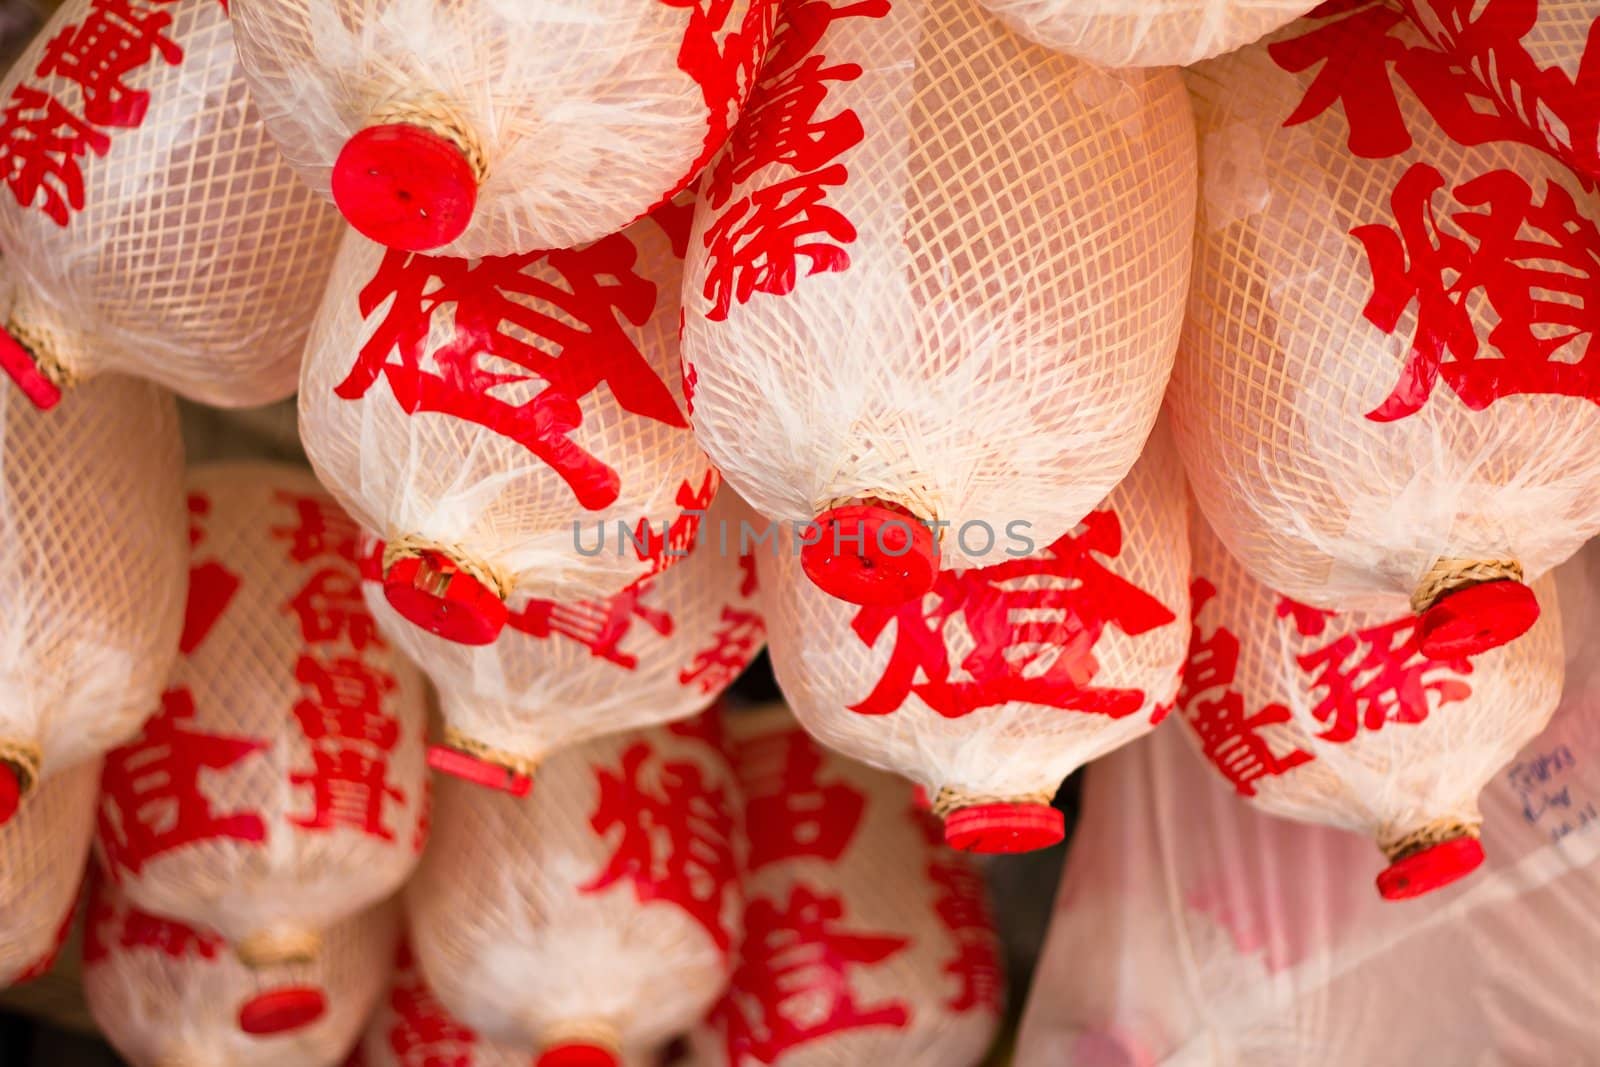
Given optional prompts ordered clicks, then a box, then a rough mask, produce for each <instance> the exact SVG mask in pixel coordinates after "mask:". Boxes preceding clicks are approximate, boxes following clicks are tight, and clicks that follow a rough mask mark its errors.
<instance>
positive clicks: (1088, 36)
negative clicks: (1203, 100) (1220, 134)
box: [979, 0, 1317, 67]
mask: <svg viewBox="0 0 1600 1067" xmlns="http://www.w3.org/2000/svg"><path fill="white" fill-rule="evenodd" d="M979 2H980V3H982V4H983V5H984V6H985V7H987V8H988V9H989V10H990V11H993V12H994V13H995V14H996V15H998V16H1000V19H1001V21H1003V22H1004V23H1005V24H1006V25H1008V26H1010V27H1011V28H1012V29H1014V30H1016V31H1017V32H1018V33H1020V34H1022V35H1023V36H1025V37H1028V38H1030V39H1032V40H1035V41H1038V42H1039V43H1040V44H1042V45H1044V46H1045V47H1047V48H1054V49H1057V50H1058V51H1062V52H1065V53H1067V54H1068V55H1072V56H1077V57H1079V58H1080V59H1086V60H1088V61H1090V62H1091V63H1099V64H1101V65H1102V66H1107V67H1157V66H1179V67H1182V66H1187V65H1188V64H1190V63H1195V62H1198V61H1200V60H1202V59H1210V58H1211V57H1212V56H1215V55H1221V54H1222V53H1223V52H1230V51H1232V50H1233V49H1235V48H1238V47H1239V46H1240V45H1245V44H1249V43H1250V42H1251V41H1254V40H1257V39H1259V38H1261V37H1262V36H1264V35H1266V34H1269V33H1271V32H1272V31H1273V30H1275V29H1277V28H1279V27H1280V26H1282V25H1284V24H1285V23H1287V22H1290V21H1292V20H1294V19H1297V18H1299V17H1300V16H1301V15H1304V14H1305V13H1306V12H1307V11H1310V10H1311V9H1312V8H1314V7H1316V6H1317V4H1316V0H1141V2H1139V3H1133V4H1130V3H1127V2H1125V0H979Z"/></svg>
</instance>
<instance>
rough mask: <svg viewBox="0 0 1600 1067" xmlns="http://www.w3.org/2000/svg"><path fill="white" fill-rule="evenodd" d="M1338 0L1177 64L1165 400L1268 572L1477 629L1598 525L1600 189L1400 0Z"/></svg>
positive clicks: (1451, 635)
mask: <svg viewBox="0 0 1600 1067" xmlns="http://www.w3.org/2000/svg"><path fill="white" fill-rule="evenodd" d="M1326 10H1327V11H1328V12H1329V13H1328V14H1326V15H1325V16H1324V17H1322V18H1317V19H1304V20H1301V21H1299V22H1296V23H1294V24H1293V25H1291V26H1290V27H1288V28H1287V29H1285V30H1283V31H1282V32H1281V33H1279V34H1276V35H1274V36H1273V37H1271V38H1269V39H1268V41H1269V43H1264V44H1259V45H1253V46H1250V47H1248V48H1244V49H1241V50H1240V51H1238V52H1235V53H1233V54H1232V55H1230V56H1226V57H1224V58H1222V59H1218V60H1214V61H1211V62H1208V63H1203V64H1200V65H1199V66H1196V67H1194V68H1192V69H1191V70H1189V71H1188V72H1187V73H1186V75H1185V77H1186V78H1187V80H1188V85H1189V89H1190V94H1191V98H1192V100H1193V102H1194V105H1195V114H1196V120H1197V123H1198V125H1199V128H1200V133H1201V153H1200V155H1201V171H1202V175H1201V185H1202V189H1201V212H1200V215H1201V222H1200V239H1199V242H1198V250H1197V252H1196V260H1195V284H1194V288H1193V290H1192V292H1191V295H1190V301H1189V315H1188V318H1187V320H1186V324H1185V328H1184V339H1183V344H1182V345H1181V347H1180V351H1179V356H1178V364H1177V368H1176V370H1175V371H1174V374H1173V379H1172V388H1171V390H1170V392H1169V394H1168V395H1169V405H1170V409H1171V411H1172V415H1173V426H1174V429H1175V430H1176V431H1177V436H1178V443H1179V446H1180V448H1181V449H1182V451H1183V453H1184V458H1185V460H1186V461H1187V462H1188V465H1189V477H1190V479H1191V482H1192V485H1193V488H1194V492H1195V495H1196V497H1197V499H1198V500H1199V502H1200V506H1201V508H1202V510H1203V511H1204V512H1205V514H1206V517H1207V518H1208V519H1209V520H1210V521H1211V524H1212V526H1213V527H1215V529H1216V530H1217V532H1218V533H1219V534H1220V535H1221V537H1222V539H1223V541H1224V542H1225V543H1226V544H1227V546H1228V548H1229V549H1230V550H1231V551H1232V552H1233V553H1234V554H1235V555H1237V556H1238V557H1239V559H1240V560H1242V561H1243V562H1244V563H1245V565H1246V566H1247V567H1249V568H1250V570H1251V571H1252V572H1253V573H1254V574H1255V575H1256V577H1257V578H1259V579H1261V580H1262V581H1264V582H1265V583H1266V584H1268V585H1269V586H1271V587H1272V588H1273V589H1276V590H1279V591H1281V592H1283V593H1285V594H1287V595H1289V596H1291V597H1293V598H1294V599H1296V600H1298V601H1301V602H1303V603H1306V604H1310V605H1313V606H1316V607H1327V608H1337V609H1349V610H1360V611H1376V612H1381V613H1386V614H1387V615H1388V616H1389V617H1391V618H1392V617H1394V616H1395V615H1398V614H1399V613H1401V612H1402V611H1404V610H1405V609H1406V607H1407V605H1408V604H1409V605H1410V606H1411V608H1412V610H1414V611H1418V612H1422V613H1423V627H1424V642H1423V646H1424V650H1425V651H1428V652H1429V653H1430V654H1433V646H1434V644H1435V641H1436V639H1443V643H1444V644H1445V645H1446V647H1445V648H1444V649H1442V650H1441V651H1444V652H1449V651H1452V650H1461V649H1465V650H1466V651H1469V652H1470V651H1481V650H1482V649H1484V648H1489V647H1493V646H1494V645H1496V644H1500V643H1504V642H1505V641H1506V640H1509V639H1511V638H1512V637H1514V636H1515V634H1516V633H1517V632H1519V631H1520V630H1525V629H1526V627H1527V626H1528V625H1529V624H1531V621H1532V618H1533V616H1534V615H1536V613H1537V605H1536V604H1535V603H1534V602H1533V598H1532V597H1531V596H1530V595H1529V594H1528V590H1527V586H1526V583H1527V582H1531V581H1532V580H1534V579H1536V578H1538V577H1539V576H1541V575H1542V574H1544V573H1545V572H1546V571H1548V570H1549V569H1550V568H1551V567H1553V566H1554V565H1556V564H1557V563H1559V562H1560V561H1561V560H1563V559H1565V558H1566V557H1567V556H1569V555H1570V554H1571V553H1572V552H1573V551H1575V550H1576V549H1577V547H1578V546H1579V545H1581V544H1582V543H1583V541H1584V540H1585V539H1586V538H1588V537H1589V536H1591V535H1592V534H1594V533H1595V532H1596V531H1597V530H1600V404H1597V400H1600V377H1596V375H1595V374H1594V371H1593V368H1594V360H1595V356H1596V350H1595V348H1594V344H1595V337H1596V336H1597V330H1600V299H1597V297H1596V290H1595V286H1594V283H1595V281H1596V279H1600V227H1597V224H1596V222H1595V220H1596V219H1597V218H1600V198H1597V197H1595V196H1594V195H1593V194H1591V193H1588V192H1585V191H1584V190H1583V188H1582V187H1581V185H1580V183H1579V181H1578V179H1577V178H1576V177H1575V176H1574V175H1573V173H1572V172H1571V171H1569V170H1568V169H1567V168H1565V167H1563V166H1562V165H1561V164H1560V163H1559V162H1558V161H1556V160H1555V159H1553V158H1551V157H1550V156H1549V155H1548V154H1546V153H1545V152H1544V151H1542V150H1540V149H1538V148H1534V147H1532V146H1530V145H1529V144H1527V143H1526V142H1527V141H1528V140H1529V139H1530V135H1529V134H1528V133H1527V131H1526V130H1524V129H1523V128H1522V127H1521V126H1520V124H1518V123H1517V122H1515V121H1514V119H1512V118H1509V117H1507V116H1505V115H1503V114H1500V113H1498V112H1497V111H1495V110H1494V108H1493V107H1492V102H1488V101H1485V100H1483V99H1482V94H1481V90H1479V89H1478V88H1477V83H1476V81H1475V80H1474V79H1473V78H1472V77H1471V76H1470V75H1468V74H1467V73H1466V72H1465V71H1463V70H1461V69H1460V68H1457V67H1453V66H1451V65H1450V62H1449V60H1448V58H1447V57H1445V56H1444V55H1443V54H1442V53H1440V52H1438V51H1436V50H1434V49H1432V48H1431V47H1429V46H1428V45H1427V44H1426V43H1425V42H1424V41H1423V40H1422V38H1421V37H1420V35H1419V34H1418V33H1417V32H1416V31H1415V30H1414V29H1413V28H1411V26H1410V24H1409V23H1408V22H1407V21H1406V20H1405V17H1404V16H1403V15H1402V14H1401V13H1400V12H1399V11H1397V10H1393V9H1391V8H1388V7H1385V6H1382V5H1374V4H1370V3H1360V2H1356V3H1345V4H1342V5H1339V6H1337V7H1334V6H1332V5H1330V6H1329V7H1328V8H1327V9H1326ZM1491 585H1492V588H1490V589H1488V591H1487V592H1485V588H1486V587H1488V586H1491ZM1501 609H1504V610H1501Z"/></svg>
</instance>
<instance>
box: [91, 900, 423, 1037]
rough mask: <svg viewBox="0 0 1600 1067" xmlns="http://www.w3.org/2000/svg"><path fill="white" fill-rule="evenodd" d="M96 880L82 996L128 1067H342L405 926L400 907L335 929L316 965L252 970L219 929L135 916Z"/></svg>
mask: <svg viewBox="0 0 1600 1067" xmlns="http://www.w3.org/2000/svg"><path fill="white" fill-rule="evenodd" d="M100 881H101V883H102V884H100V885H98V886H97V887H96V889H95V892H94V893H93V894H92V895H91V897H90V907H89V920H88V926H87V929H86V931H85V933H84V943H83V993H84V997H85V999H86V1000H87V1001H88V1004H89V1011H90V1012H91V1013H92V1014H93V1016H94V1021H95V1023H96V1025H98V1026H99V1028H100V1029H101V1031H103V1032H104V1034H105V1036H106V1038H107V1039H108V1040H109V1041H110V1042H111V1044H112V1045H114V1046H115V1047H116V1049H117V1051H118V1052H119V1053H121V1054H122V1056H124V1057H125V1058H126V1059H127V1060H128V1062H129V1063H131V1064H132V1065H133V1067H189V1065H191V1064H194V1065H199V1064H207V1065H209V1064H227V1065H228V1067H283V1065H288V1064H293V1065H294V1067H335V1065H337V1064H339V1063H341V1062H343V1060H344V1057H345V1055H346V1053H348V1052H349V1051H350V1048H351V1046H352V1045H354V1044H355V1042H356V1040H357V1038H358V1036H359V1035H360V1033H361V1027H362V1024H363V1023H364V1022H365V1020H366V1017H367V1015H368V1013H369V1012H371V1011H372V1008H373V1006H374V1005H375V1004H376V1003H377V1001H378V997H379V996H380V995H381V993H382V992H383V985H384V980H385V978H386V976H387V974H388V971H387V963H388V961H389V959H390V958H391V957H392V955H393V953H394V944H395V939H396V937H397V935H398V931H399V923H398V917H399V908H398V907H396V906H395V905H393V904H382V905H379V906H377V907H374V908H369V909H367V910H366V911H363V912H359V913H357V914H354V915H352V916H350V917H349V918H345V919H342V920H340V921H339V922H337V923H335V924H333V925H332V926H330V927H329V928H328V930H327V937H326V941H325V943H324V945H323V950H322V953H321V955H319V956H318V958H317V959H316V961H315V962H296V963H288V962H286V963H280V964H275V965H274V966H272V967H270V968H267V969H265V970H252V969H251V968H249V967H246V966H244V965H243V964H241V963H240V962H239V961H238V960H237V959H235V958H234V957H233V954H232V953H230V952H229V951H228V948H227V946H226V945H225V944H224V943H223V941H222V939H221V938H220V937H218V936H217V935H216V934H214V933H212V932H210V931H208V930H203V929H196V928H194V927H189V926H185V925H183V924H182V923H179V922H175V921H174V920H172V919H168V918H164V917H161V916H157V915H151V914H149V913H148V912H144V911H140V910H139V908H138V907H137V906H136V905H134V904H133V903H132V902H131V901H129V900H128V898H127V897H126V896H124V895H123V894H122V893H121V892H120V891H118V890H117V889H116V887H115V886H112V885H108V884H104V881H103V879H102V880H100Z"/></svg>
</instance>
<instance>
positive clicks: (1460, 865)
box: [1378, 837, 1483, 900]
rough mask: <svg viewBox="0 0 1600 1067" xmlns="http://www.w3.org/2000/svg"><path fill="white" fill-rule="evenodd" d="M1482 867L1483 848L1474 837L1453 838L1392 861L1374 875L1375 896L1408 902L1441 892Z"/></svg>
mask: <svg viewBox="0 0 1600 1067" xmlns="http://www.w3.org/2000/svg"><path fill="white" fill-rule="evenodd" d="M1482 863H1483V846H1482V845H1481V844H1479V843H1478V839H1477V838H1475V837H1457V838H1453V839H1451V840H1449V841H1441V842H1439V844H1437V845H1430V846H1429V847H1427V848H1425V849H1423V850H1422V851H1420V852H1413V853H1412V854H1411V855H1409V856H1407V857H1406V858H1405V859H1403V860H1396V861H1395V862H1394V863H1391V864H1389V866H1387V867H1385V868H1384V869H1383V871H1382V872H1381V873H1379V875H1378V895H1379V896H1381V897H1382V898H1383V899H1384V900H1410V899H1411V898H1412V897H1420V896H1422V894H1424V893H1431V892H1433V891H1434V890H1435V889H1442V888H1444V887H1445V886H1447V885H1449V884H1450V883H1451V882H1454V881H1456V880H1457V879H1460V878H1464V877H1466V876H1467V875H1469V874H1471V873H1472V872H1473V871H1475V870H1477V869H1478V867H1479V866H1480V865H1481V864H1482Z"/></svg>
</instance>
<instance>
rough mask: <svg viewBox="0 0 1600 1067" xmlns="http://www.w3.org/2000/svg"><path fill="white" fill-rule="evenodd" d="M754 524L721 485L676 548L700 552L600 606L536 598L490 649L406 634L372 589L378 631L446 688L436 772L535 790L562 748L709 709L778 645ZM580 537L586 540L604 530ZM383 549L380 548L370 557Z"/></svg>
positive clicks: (371, 585) (371, 586)
mask: <svg viewBox="0 0 1600 1067" xmlns="http://www.w3.org/2000/svg"><path fill="white" fill-rule="evenodd" d="M748 517H749V512H748V510H747V509H746V508H745V507H744V505H743V502H742V501H740V500H739V499H738V498H737V497H736V496H734V494H733V492H732V491H731V490H723V491H722V493H721V494H720V495H719V496H718V497H717V500H716V502H715V503H713V504H712V506H711V508H710V510H709V511H708V512H707V513H706V516H705V519H704V521H703V522H701V523H700V526H699V531H698V536H697V538H696V540H695V542H694V543H693V544H692V545H689V546H688V547H687V548H685V549H676V548H675V549H674V551H675V552H677V551H686V552H687V553H688V555H687V557H686V558H684V559H683V560H682V561H681V562H676V563H675V564H674V565H673V566H672V567H671V569H669V570H667V571H665V572H663V573H661V574H658V575H656V576H655V577H651V578H642V579H640V580H639V581H638V582H636V583H634V584H633V585H631V586H629V587H628V588H627V589H624V590H623V591H622V592H620V593H618V594H617V595H616V596H613V597H609V598H607V599H605V600H601V601H591V602H578V603H558V602H556V601H550V600H530V601H529V602H528V604H527V606H526V607H524V608H523V609H522V610H521V611H519V612H516V613H515V614H513V615H512V616H511V617H510V622H509V625H508V626H507V628H506V630H505V632H504V633H502V634H501V635H500V637H499V639H498V640H497V641H496V642H495V643H494V644H492V645H486V646H473V645H464V644H459V643H456V642H453V641H448V640H445V639H444V638H442V637H435V636H434V635H432V634H430V633H427V632H425V631H423V630H421V629H420V628H418V627H415V626H410V625H407V624H406V622H405V621H404V620H403V619H401V618H400V617H399V615H398V614H397V613H396V612H395V610H394V609H393V608H392V607H391V606H390V605H389V604H388V603H387V602H386V601H385V599H384V597H383V595H382V592H381V590H380V587H379V585H378V583H377V582H376V581H369V582H368V583H367V584H366V594H367V605H368V607H369V608H370V609H371V611H372V614H373V616H374V617H375V618H376V619H377V620H378V625H379V627H380V628H381V629H383V630H384V632H385V633H387V634H388V635H389V636H390V639H391V640H393V641H394V642H395V644H396V646H397V647H398V648H400V649H401V650H402V651H404V652H405V653H406V654H407V655H408V656H409V657H410V658H411V659H413V660H415V661H416V662H417V663H420V664H422V665H424V667H425V669H426V670H427V671H428V672H429V673H430V674H431V676H432V678H433V680H434V683H435V684H436V685H437V686H438V688H439V694H440V706H441V710H442V711H443V713H444V721H445V730H444V740H443V744H441V745H437V746H435V747H434V749H433V750H432V753H431V755H430V762H431V763H432V765H433V766H434V768H435V769H437V770H440V771H444V772H446V773H449V774H455V775H458V776H461V777H464V778H467V779H469V780H471V781H475V782H478V783H479V784H481V785H487V786H491V787H494V788H501V789H507V790H509V791H511V792H515V793H518V794H519V795H520V794H526V793H527V791H528V788H529V785H530V783H531V776H532V775H533V774H534V773H535V770H536V768H537V767H538V765H539V763H540V762H541V761H543V760H544V759H545V758H546V757H548V756H549V755H550V754H551V753H553V752H557V751H559V750H561V749H563V748H567V747H569V746H571V745H574V744H577V743H579V742H581V741H585V740H587V739H589V738H591V737H598V736H600V735H602V734H607V733H617V732H619V731H622V730H627V729H638V728H641V727H645V726H650V725H654V724H656V723H663V722H671V721H673V720H677V719H683V718H687V717H689V716H691V715H693V714H695V713H697V712H700V711H703V710H705V708H707V707H708V706H709V705H711V704H712V702H714V701H715V700H716V699H717V697H719V696H720V695H721V694H722V692H723V690H725V689H727V687H728V686H729V685H730V684H732V682H733V680H734V679H735V678H737V677H738V676H739V674H740V673H741V672H742V671H743V670H744V669H745V667H747V666H749V664H750V661H751V660H753V659H754V658H755V657H756V656H757V655H758V654H759V653H760V652H761V649H762V647H763V646H764V645H765V642H766V631H765V626H764V624H763V623H762V620H761V615H760V613H759V612H758V611H757V609H756V592H757V590H756V569H755V551H756V549H755V547H754V546H753V545H750V544H748V543H747V544H746V545H744V546H743V547H744V549H745V550H744V551H743V552H741V544H740V534H741V532H742V531H743V530H745V529H749V528H750V524H749V522H748ZM741 523H744V525H743V526H742V525H741ZM582 536H583V538H584V540H585V543H586V544H587V543H588V542H589V540H590V538H591V537H592V536H593V533H592V532H589V533H584V534H583V535H582ZM608 536H609V535H608ZM607 546H608V547H607V548H606V549H605V550H606V551H613V552H616V551H626V549H625V548H623V546H622V545H620V544H618V545H611V543H610V542H609V541H608V542H607ZM381 551H382V549H381V546H377V547H375V548H372V549H369V550H368V558H369V560H371V559H373V558H374V557H375V556H377V555H378V554H380V553H381Z"/></svg>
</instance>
